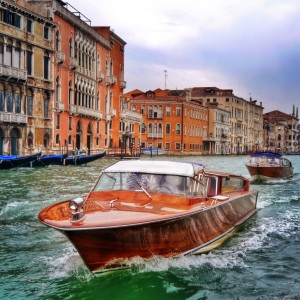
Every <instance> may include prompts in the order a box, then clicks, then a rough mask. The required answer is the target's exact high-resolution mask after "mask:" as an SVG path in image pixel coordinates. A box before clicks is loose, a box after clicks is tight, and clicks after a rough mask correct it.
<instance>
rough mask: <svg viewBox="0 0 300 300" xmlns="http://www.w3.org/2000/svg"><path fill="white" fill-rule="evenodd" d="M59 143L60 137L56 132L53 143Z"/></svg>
mask: <svg viewBox="0 0 300 300" xmlns="http://www.w3.org/2000/svg"><path fill="white" fill-rule="evenodd" d="M59 143H60V137H59V134H57V135H56V136H55V144H59Z"/></svg>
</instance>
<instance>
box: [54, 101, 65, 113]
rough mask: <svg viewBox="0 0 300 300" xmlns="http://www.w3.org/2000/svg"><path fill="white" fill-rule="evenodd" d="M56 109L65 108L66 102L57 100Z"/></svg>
mask: <svg viewBox="0 0 300 300" xmlns="http://www.w3.org/2000/svg"><path fill="white" fill-rule="evenodd" d="M56 109H57V110H60V111H64V110H65V104H64V103H63V102H56Z"/></svg>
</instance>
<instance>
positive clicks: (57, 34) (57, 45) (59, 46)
mask: <svg viewBox="0 0 300 300" xmlns="http://www.w3.org/2000/svg"><path fill="white" fill-rule="evenodd" d="M55 43H56V51H60V49H61V44H60V32H59V30H57V31H56V33H55Z"/></svg>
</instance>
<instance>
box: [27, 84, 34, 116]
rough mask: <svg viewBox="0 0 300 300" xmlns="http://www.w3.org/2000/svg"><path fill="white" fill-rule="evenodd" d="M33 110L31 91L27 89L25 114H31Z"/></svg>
mask: <svg viewBox="0 0 300 300" xmlns="http://www.w3.org/2000/svg"><path fill="white" fill-rule="evenodd" d="M32 110H33V92H32V90H31V89H28V90H27V114H28V115H29V116H32Z"/></svg>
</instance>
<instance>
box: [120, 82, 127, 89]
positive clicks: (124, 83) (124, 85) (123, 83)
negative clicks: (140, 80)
mask: <svg viewBox="0 0 300 300" xmlns="http://www.w3.org/2000/svg"><path fill="white" fill-rule="evenodd" d="M120 88H121V89H126V81H124V80H123V81H120Z"/></svg>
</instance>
